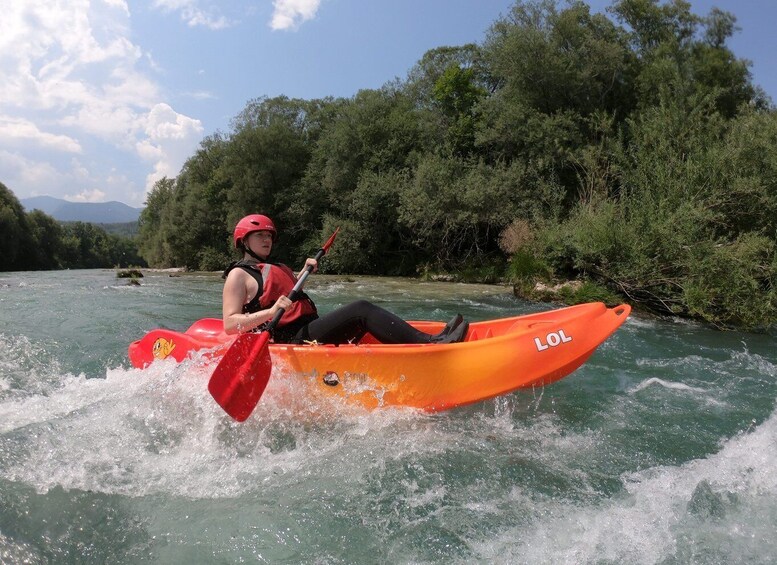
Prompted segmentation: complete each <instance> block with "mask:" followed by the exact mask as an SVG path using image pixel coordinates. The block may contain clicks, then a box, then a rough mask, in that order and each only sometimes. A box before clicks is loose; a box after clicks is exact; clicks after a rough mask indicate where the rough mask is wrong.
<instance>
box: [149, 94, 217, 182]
mask: <svg viewBox="0 0 777 565" xmlns="http://www.w3.org/2000/svg"><path fill="white" fill-rule="evenodd" d="M145 133H146V138H145V139H143V140H142V141H140V142H139V143H138V144H137V147H136V149H137V152H138V155H140V156H141V157H142V158H144V159H146V160H147V161H152V162H154V171H153V172H152V173H150V174H149V175H147V177H146V191H147V192H148V191H150V190H151V188H153V186H154V183H155V182H156V181H158V180H159V179H161V178H163V177H174V176H176V175H177V174H178V172H179V171H180V170H181V167H182V166H183V164H184V162H185V161H186V159H187V158H188V157H189V156H190V155H191V149H192V146H193V145H196V143H198V142H199V140H200V139H201V138H202V133H203V127H202V123H201V122H200V121H199V120H194V119H192V118H189V117H187V116H184V115H182V114H179V113H178V112H176V111H175V110H173V109H172V108H171V107H170V106H168V105H167V104H164V103H160V104H157V105H156V106H154V107H153V108H152V109H151V111H150V112H149V113H148V115H147V116H146V120H145Z"/></svg>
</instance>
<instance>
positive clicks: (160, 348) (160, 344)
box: [151, 337, 175, 359]
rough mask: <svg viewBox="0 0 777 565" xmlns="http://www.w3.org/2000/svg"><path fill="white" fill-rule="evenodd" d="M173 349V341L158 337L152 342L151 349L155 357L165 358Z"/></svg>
mask: <svg viewBox="0 0 777 565" xmlns="http://www.w3.org/2000/svg"><path fill="white" fill-rule="evenodd" d="M173 349H175V343H173V342H172V341H168V340H166V339H165V338H163V337H160V338H159V339H157V340H156V341H155V342H154V346H153V347H152V348H151V351H152V353H153V354H154V357H155V358H156V359H166V358H167V357H168V356H169V355H170V354H171V353H172V352H173Z"/></svg>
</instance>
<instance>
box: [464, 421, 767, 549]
mask: <svg viewBox="0 0 777 565" xmlns="http://www.w3.org/2000/svg"><path fill="white" fill-rule="evenodd" d="M776 464H777V412H776V413H774V414H772V416H771V417H770V418H769V419H768V420H767V421H766V422H764V423H763V424H761V425H760V426H758V427H757V428H755V429H754V430H753V431H752V432H751V433H746V434H741V435H738V436H736V437H734V438H732V439H730V440H728V441H727V442H726V443H725V444H724V446H723V448H722V449H721V451H720V452H718V453H716V454H714V455H711V456H710V457H707V458H704V459H698V460H694V461H691V462H689V463H686V464H684V465H681V466H679V467H663V466H662V467H655V468H651V469H647V470H645V471H640V472H636V473H630V474H627V475H626V476H624V477H623V479H624V483H625V492H624V493H623V494H622V495H619V496H616V497H615V498H613V499H612V500H611V501H610V502H607V503H604V504H602V505H601V506H598V507H592V506H588V505H587V506H580V507H578V506H577V505H576V504H574V503H570V502H562V501H554V500H552V499H547V500H541V501H539V502H538V501H537V499H536V498H533V497H529V496H528V495H525V494H523V493H522V492H521V491H519V490H516V491H514V493H513V496H514V497H515V504H516V505H520V506H523V507H525V508H526V509H527V516H526V519H525V522H526V523H524V524H523V525H521V526H516V527H514V528H510V529H508V530H506V531H503V532H501V533H500V535H498V536H497V537H496V538H495V539H493V540H489V541H478V542H474V543H472V547H473V549H475V550H476V553H477V556H478V557H479V558H481V559H488V560H493V561H495V562H497V563H513V562H521V563H570V564H572V563H575V564H576V563H603V562H604V563H608V562H613V563H636V564H641V563H645V564H647V563H651V564H652V563H660V562H663V561H664V560H666V559H668V558H670V557H673V556H678V555H679V556H683V555H687V554H689V553H690V554H692V553H693V551H694V548H693V543H694V542H693V538H694V536H697V537H698V536H702V537H704V536H705V533H706V532H709V537H710V538H711V539H712V540H713V542H714V543H715V544H718V547H717V548H716V549H718V550H719V551H721V552H722V554H723V555H724V556H726V555H727V556H728V557H729V558H738V559H741V560H740V561H739V562H748V560H749V559H752V558H755V559H756V560H757V559H761V560H765V561H762V562H768V561H769V559H770V558H769V557H768V555H767V554H765V553H764V551H767V552H768V551H769V550H770V549H769V548H770V547H771V549H772V550H777V546H775V542H774V541H771V540H773V539H774V534H775V533H777V532H775V528H776V526H775V524H777V473H775V472H774V469H775V465H776ZM706 491H709V492H710V493H712V496H713V497H718V498H719V500H720V501H722V502H720V505H722V506H723V508H724V510H723V511H722V513H721V515H718V516H717V517H712V518H707V517H705V516H704V515H703V514H702V516H697V515H694V514H693V513H692V512H691V511H690V510H689V508H690V507H691V504H690V503H691V501H692V500H693V499H694V497H697V496H699V495H698V494H697V493H698V492H706ZM713 500H715V499H713ZM730 500H735V501H737V502H736V503H731V504H728V506H726V505H727V502H726V501H730ZM685 537H688V538H690V541H689V540H687V539H685ZM707 541H709V540H707ZM753 552H754V553H753ZM775 557H777V554H772V555H771V558H775ZM724 559H725V557H724ZM680 561H681V562H684V561H687V559H680ZM691 561H692V559H691Z"/></svg>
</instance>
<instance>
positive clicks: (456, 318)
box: [437, 314, 464, 337]
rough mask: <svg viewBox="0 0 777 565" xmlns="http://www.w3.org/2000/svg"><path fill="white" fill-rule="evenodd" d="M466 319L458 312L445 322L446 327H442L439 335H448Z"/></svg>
mask: <svg viewBox="0 0 777 565" xmlns="http://www.w3.org/2000/svg"><path fill="white" fill-rule="evenodd" d="M463 321H464V317H463V316H462V315H461V314H456V315H455V316H454V317H453V319H452V320H451V321H450V322H448V323H447V324H445V327H444V328H443V329H442V331H441V332H440V333H438V334H437V336H439V337H442V336H444V335H448V334H449V333H451V332H452V331H453V330H455V329H456V328H457V327H458V326H459V324H461V323H462V322H463Z"/></svg>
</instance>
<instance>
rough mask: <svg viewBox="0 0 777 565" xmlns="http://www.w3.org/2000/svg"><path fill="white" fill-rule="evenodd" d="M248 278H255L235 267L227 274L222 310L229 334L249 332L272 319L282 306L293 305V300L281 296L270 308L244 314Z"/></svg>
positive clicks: (225, 328)
mask: <svg viewBox="0 0 777 565" xmlns="http://www.w3.org/2000/svg"><path fill="white" fill-rule="evenodd" d="M248 280H253V279H250V277H249V276H248V275H247V274H246V273H244V272H243V271H242V270H240V269H233V270H232V271H231V272H230V273H229V275H227V280H226V282H225V283H224V290H223V291H222V295H221V312H222V317H223V321H224V331H225V332H226V333H227V334H235V333H243V332H249V331H251V330H253V329H254V328H256V327H258V326H261V325H262V324H263V323H265V322H266V321H268V320H271V319H272V318H273V316H275V313H276V312H277V311H278V310H279V309H280V308H285V309H286V308H288V307H289V306H291V300H289V299H288V298H287V297H286V296H281V297H280V298H278V300H276V301H275V304H273V305H272V307H270V308H266V309H264V310H259V311H258V312H253V313H250V314H243V305H244V304H245V303H246V302H248V284H247V281H248Z"/></svg>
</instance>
